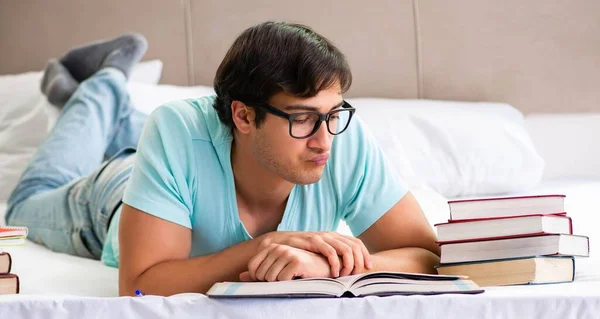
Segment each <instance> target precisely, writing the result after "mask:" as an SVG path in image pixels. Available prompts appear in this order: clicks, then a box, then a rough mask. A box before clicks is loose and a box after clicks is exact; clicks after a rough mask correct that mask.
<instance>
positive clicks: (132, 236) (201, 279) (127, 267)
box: [119, 204, 368, 296]
mask: <svg viewBox="0 0 600 319" xmlns="http://www.w3.org/2000/svg"><path fill="white" fill-rule="evenodd" d="M217 235H218V234H217ZM191 242H192V238H191V230H190V229H188V228H186V227H183V226H181V225H178V224H175V223H171V222H168V221H166V220H163V219H161V218H158V217H155V216H152V215H150V214H147V213H145V212H143V211H140V210H138V209H135V208H133V207H131V206H129V205H126V204H123V209H122V212H121V219H120V223H119V251H120V258H119V259H120V261H119V294H120V295H122V296H131V295H134V292H135V290H138V289H139V290H141V291H142V292H143V293H145V294H152V295H165V296H168V295H173V294H177V293H182V292H199V293H206V292H207V291H208V289H210V287H211V286H212V285H213V284H215V283H216V282H221V281H239V280H240V274H242V273H244V272H246V271H247V270H248V269H249V268H248V265H249V262H250V260H251V259H252V258H253V257H255V256H256V255H257V254H258V252H259V251H263V250H264V249H269V247H276V246H290V247H295V248H297V249H303V250H307V251H312V252H313V253H316V254H320V255H323V256H325V258H327V259H328V260H329V261H331V260H334V261H335V262H334V263H333V265H331V268H332V270H336V271H337V272H339V271H340V267H341V266H344V268H348V273H349V272H350V271H352V269H354V265H360V267H359V268H360V269H364V268H365V267H364V265H365V263H366V262H363V260H362V259H363V258H364V256H365V255H367V258H368V252H367V249H366V247H364V246H363V245H362V243H360V241H358V240H356V239H355V238H346V236H342V235H340V234H336V233H327V232H303V233H298V232H271V233H267V234H264V235H261V236H259V237H256V238H255V239H252V240H249V241H245V242H242V243H239V244H237V245H234V246H232V247H229V248H227V249H225V250H223V251H220V252H218V253H214V254H211V255H206V256H199V257H192V258H190V257H189V254H190V250H191ZM363 250H364V252H365V254H363V253H362V251H363ZM277 251H280V250H277ZM280 252H281V251H280ZM284 253H286V254H287V252H286V251H284ZM300 255H302V254H300ZM300 255H298V256H300ZM298 256H295V257H298ZM338 256H340V257H339V258H340V260H338ZM288 257H290V256H288ZM292 257H294V256H292ZM304 259H306V258H304ZM304 259H302V258H297V259H295V261H296V262H297V261H301V260H304ZM313 261H314V260H313ZM254 266H255V267H253V268H252V269H254V268H258V266H260V263H259V264H257V265H254ZM300 268H302V267H300ZM252 269H251V270H252ZM290 269H291V268H290ZM296 270H298V269H296ZM312 270H314V269H311V271H312ZM311 271H308V272H307V274H308V275H310V273H311ZM246 277H247V278H250V279H252V280H255V279H257V278H255V273H254V272H253V271H252V272H251V275H250V274H249V273H246ZM260 279H262V277H260Z"/></svg>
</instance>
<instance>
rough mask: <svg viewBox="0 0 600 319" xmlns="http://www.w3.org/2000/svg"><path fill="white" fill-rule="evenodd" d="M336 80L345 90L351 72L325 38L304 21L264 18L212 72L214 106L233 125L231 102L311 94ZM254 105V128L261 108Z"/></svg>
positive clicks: (259, 120) (249, 102) (260, 117)
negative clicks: (214, 74)
mask: <svg viewBox="0 0 600 319" xmlns="http://www.w3.org/2000/svg"><path fill="white" fill-rule="evenodd" d="M335 83H339V84H340V86H341V89H342V93H344V92H346V91H347V90H348V89H349V88H350V85H351V84H352V73H351V72H350V67H349V66H348V62H347V61H346V58H345V57H344V55H343V54H342V53H341V52H340V51H339V50H338V49H337V48H336V47H335V46H334V45H333V44H332V43H331V42H330V41H329V40H327V39H326V38H325V37H323V36H321V35H319V34H318V33H316V32H315V31H313V30H312V29H310V28H309V27H307V26H304V25H300V24H290V23H283V22H264V23H261V24H258V25H255V26H253V27H251V28H249V29H247V30H245V31H244V32H242V34H241V35H240V36H239V37H238V38H237V39H236V40H235V42H234V43H233V45H232V46H231V48H230V49H229V51H228V52H227V54H226V55H225V58H224V59H223V61H222V62H221V65H220V66H219V68H218V70H217V74H216V76H215V81H214V89H215V92H216V94H217V99H216V102H215V105H214V107H215V109H216V110H217V113H218V114H219V118H220V119H221V122H223V123H224V124H226V125H227V126H229V127H230V128H234V124H233V118H232V114H231V102H232V101H235V100H237V101H241V102H243V103H245V104H246V105H248V106H250V107H253V104H258V103H265V102H267V100H268V99H269V98H271V97H272V96H273V95H275V94H277V93H279V92H285V93H287V94H290V95H293V96H296V97H300V98H309V97H313V96H315V95H317V94H318V93H319V91H322V90H325V89H328V88H331V87H332V86H333V85H334V84H335ZM254 109H255V112H256V117H255V125H256V126H257V127H258V126H260V124H261V123H262V122H263V121H264V119H265V112H264V111H263V110H262V109H259V108H254Z"/></svg>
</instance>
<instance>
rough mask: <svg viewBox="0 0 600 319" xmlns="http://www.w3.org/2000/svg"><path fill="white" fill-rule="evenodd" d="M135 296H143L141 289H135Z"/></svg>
mask: <svg viewBox="0 0 600 319" xmlns="http://www.w3.org/2000/svg"><path fill="white" fill-rule="evenodd" d="M135 296H136V297H143V296H144V294H143V293H142V292H141V291H139V290H136V291H135Z"/></svg>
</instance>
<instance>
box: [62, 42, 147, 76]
mask: <svg viewBox="0 0 600 319" xmlns="http://www.w3.org/2000/svg"><path fill="white" fill-rule="evenodd" d="M147 49H148V42H147V41H146V38H144V36H143V35H141V34H138V33H128V34H124V35H121V36H119V37H117V38H114V39H112V40H105V41H97V42H93V43H90V44H87V45H83V46H80V47H77V48H74V49H72V50H71V51H69V52H67V54H66V55H65V56H64V57H62V58H61V59H60V62H61V63H62V64H63V65H64V66H65V67H66V68H67V69H68V70H69V71H70V72H71V74H72V75H73V78H75V80H77V81H79V82H83V81H84V80H85V79H87V78H89V77H90V76H92V75H93V74H94V73H96V72H97V71H98V70H100V69H102V68H106V67H114V68H117V69H119V70H121V71H122V72H123V73H124V74H125V76H127V77H129V73H130V72H131V69H132V68H133V66H134V65H135V64H136V63H137V62H139V60H140V59H141V58H142V56H143V55H144V53H146V50H147Z"/></svg>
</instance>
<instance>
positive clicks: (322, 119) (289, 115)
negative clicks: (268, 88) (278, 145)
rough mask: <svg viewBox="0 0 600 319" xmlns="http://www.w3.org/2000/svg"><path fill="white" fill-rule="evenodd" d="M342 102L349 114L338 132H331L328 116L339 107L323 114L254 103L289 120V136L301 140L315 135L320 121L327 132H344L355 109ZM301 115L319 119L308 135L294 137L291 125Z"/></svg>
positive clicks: (336, 111)
mask: <svg viewBox="0 0 600 319" xmlns="http://www.w3.org/2000/svg"><path fill="white" fill-rule="evenodd" d="M343 102H344V104H342V108H343V110H348V111H349V112H350V115H349V117H348V124H346V127H344V129H343V130H342V131H341V132H338V133H333V132H331V129H330V128H329V118H330V117H331V115H332V114H335V113H339V112H340V109H336V110H334V111H331V112H329V113H325V114H323V113H319V112H301V113H286V112H284V111H282V110H280V109H278V108H276V107H274V106H272V105H269V104H268V103H258V104H256V106H257V107H259V108H261V109H263V110H264V111H265V112H267V113H270V114H273V115H275V116H277V117H281V118H284V119H287V120H288V122H289V134H290V136H291V137H292V138H295V139H300V140H301V139H305V138H309V137H311V136H313V135H315V133H317V131H318V130H319V128H321V123H323V122H325V123H326V126H327V131H328V132H329V134H331V135H340V134H342V133H344V131H346V129H348V126H350V122H351V121H352V116H353V115H354V112H356V109H355V108H353V107H352V105H350V103H348V102H346V101H343ZM302 115H317V116H318V117H319V119H318V120H317V122H315V127H313V130H312V131H311V132H310V133H309V134H308V135H306V136H304V137H296V136H294V135H293V134H292V125H293V123H294V122H293V121H294V119H295V118H297V117H298V116H302Z"/></svg>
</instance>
